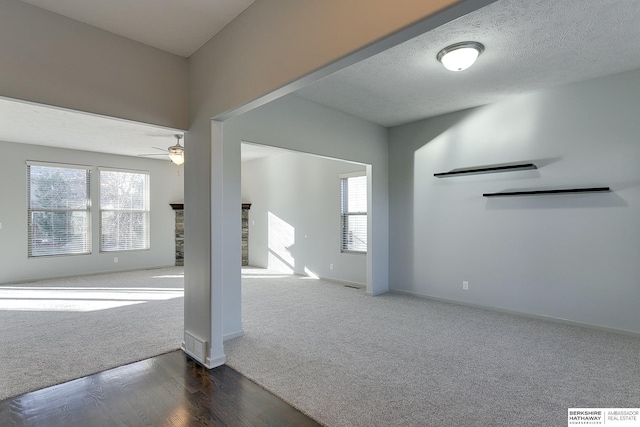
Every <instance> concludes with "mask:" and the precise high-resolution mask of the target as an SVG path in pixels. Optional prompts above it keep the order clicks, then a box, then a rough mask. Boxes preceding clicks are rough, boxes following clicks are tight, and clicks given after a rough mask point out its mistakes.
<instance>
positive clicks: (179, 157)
mask: <svg viewBox="0 0 640 427" xmlns="http://www.w3.org/2000/svg"><path fill="white" fill-rule="evenodd" d="M175 137H176V139H177V140H178V143H177V144H176V145H173V146H171V147H169V148H168V149H167V151H168V152H169V159H170V160H171V161H172V162H173V163H175V164H176V165H178V166H180V165H181V164H183V163H184V147H183V146H182V145H180V140H181V139H182V135H180V134H176V135H175Z"/></svg>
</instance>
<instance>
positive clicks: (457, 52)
mask: <svg viewBox="0 0 640 427" xmlns="http://www.w3.org/2000/svg"><path fill="white" fill-rule="evenodd" d="M483 50H484V46H483V45H482V44H481V43H478V42H462V43H456V44H452V45H451V46H447V47H445V48H444V49H442V50H441V51H440V52H438V56H437V57H436V58H438V61H440V62H441V63H442V65H444V68H446V69H447V70H450V71H462V70H466V69H467V68H469V67H471V66H472V65H473V63H474V62H476V59H478V56H479V55H480V54H481V53H482V51H483Z"/></svg>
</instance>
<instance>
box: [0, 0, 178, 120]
mask: <svg viewBox="0 0 640 427" xmlns="http://www.w3.org/2000/svg"><path fill="white" fill-rule="evenodd" d="M188 78H189V71H188V62H187V60H186V59H185V58H181V57H179V56H176V55H172V54H170V53H167V52H164V51H161V50H159V49H155V48H152V47H149V46H147V45H143V44H141V43H138V42H134V41H132V40H129V39H127V38H124V37H120V36H117V35H115V34H113V33H109V32H107V31H104V30H100V29H98V28H95V27H91V26H89V25H86V24H82V23H80V22H78V21H74V20H73V19H70V18H66V17H64V16H61V15H57V14H55V13H52V12H49V11H46V10H44V9H40V8H38V7H35V6H32V5H30V4H27V3H24V2H21V1H18V0H0V95H1V96H5V97H8V98H16V99H22V100H27V101H33V102H38V103H41V104H47V105H56V106H60V107H65V108H70V109H73V110H79V111H87V112H92V113H97V114H102V115H106V116H112V117H120V118H125V119H129V120H134V121H139V122H144V123H152V124H158V125H163V126H167V127H171V128H179V129H186V128H187V126H188V124H189V117H188V113H189V111H188V93H189V89H188V87H189V81H188Z"/></svg>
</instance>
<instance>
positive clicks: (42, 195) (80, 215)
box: [27, 162, 91, 257]
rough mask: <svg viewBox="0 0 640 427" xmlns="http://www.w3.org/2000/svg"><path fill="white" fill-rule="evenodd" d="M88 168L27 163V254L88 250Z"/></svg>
mask: <svg viewBox="0 0 640 427" xmlns="http://www.w3.org/2000/svg"><path fill="white" fill-rule="evenodd" d="M90 189H91V169H90V168H88V167H85V166H74V165H55V164H47V163H37V162H27V223H28V232H27V235H28V240H29V241H28V244H27V247H28V256H29V257H39V256H51V255H80V254H89V253H91V215H90V207H91V195H90Z"/></svg>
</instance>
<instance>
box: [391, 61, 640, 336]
mask: <svg viewBox="0 0 640 427" xmlns="http://www.w3.org/2000/svg"><path fill="white" fill-rule="evenodd" d="M638 111H640V71H633V72H628V73H623V74H620V75H616V76H612V77H607V78H601V79H597V80H592V81H588V82H583V83H579V84H574V85H570V86H566V87H562V88H559V89H555V90H549V91H544V92H539V93H533V94H530V95H526V96H522V97H519V98H516V99H513V100H509V101H506V102H501V103H497V104H492V105H487V106H484V107H480V108H476V109H472V110H468V111H463V112H458V113H453V114H448V115H444V116H441V117H437V118H433V119H429V120H424V121H420V122H417V123H412V124H408V125H404V126H399V127H396V128H393V129H391V131H390V161H389V164H390V217H391V221H390V235H391V239H390V253H391V257H390V276H391V277H392V278H393V280H392V281H391V286H392V288H393V289H397V290H402V291H407V292H411V293H415V294H419V295H425V296H430V297H437V298H444V299H448V300H453V301H460V302H464V303H471V304H478V305H483V306H488V307H495V308H500V309H507V310H515V311H518V312H522V313H530V314H534V315H540V316H550V317H553V318H558V319H568V320H571V321H574V322H582V323H586V324H592V325H597V326H601V327H607V328H615V329H620V330H627V331H635V332H639V331H640V311H639V310H638V307H640V263H639V262H638V260H640V167H638V164H640V143H639V137H640V121H639V120H638V118H637V115H638ZM514 161H533V162H535V163H537V164H538V166H539V167H540V168H539V169H538V170H536V171H523V172H511V173H503V174H492V175H478V176H468V177H458V178H448V179H437V178H435V177H434V176H433V174H434V173H436V172H445V171H448V170H451V169H454V168H461V167H470V166H478V165H487V164H496V163H507V162H514ZM589 186H610V187H611V188H612V189H613V192H612V193H605V194H589V195H562V196H537V197H527V198H524V197H518V198H501V199H487V198H484V197H482V193H485V192H498V191H503V190H509V189H535V188H549V187H551V188H558V187H589ZM463 280H467V281H469V290H468V291H464V290H463V289H462V281H463Z"/></svg>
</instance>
